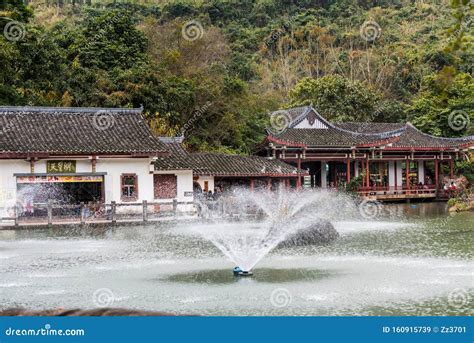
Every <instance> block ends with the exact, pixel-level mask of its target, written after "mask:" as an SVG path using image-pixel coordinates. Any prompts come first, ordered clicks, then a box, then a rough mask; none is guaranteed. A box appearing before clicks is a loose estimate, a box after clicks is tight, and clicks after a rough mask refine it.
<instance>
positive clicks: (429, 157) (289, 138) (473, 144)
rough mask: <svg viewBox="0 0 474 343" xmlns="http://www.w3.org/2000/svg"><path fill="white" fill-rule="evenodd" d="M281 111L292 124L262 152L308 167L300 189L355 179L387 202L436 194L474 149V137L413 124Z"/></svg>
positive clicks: (270, 137) (362, 188) (304, 109)
mask: <svg viewBox="0 0 474 343" xmlns="http://www.w3.org/2000/svg"><path fill="white" fill-rule="evenodd" d="M277 115H280V116H283V117H284V118H280V119H283V120H286V121H287V122H288V125H287V126H286V127H285V128H284V129H283V130H281V131H279V132H273V133H272V132H268V135H267V137H266V138H265V140H264V142H263V143H262V144H261V145H260V146H259V148H258V149H257V153H258V154H259V155H265V156H268V157H270V158H273V159H277V160H281V161H284V162H286V163H289V164H292V165H294V166H296V167H298V168H300V169H303V170H306V171H307V172H308V173H309V176H306V177H304V176H301V177H298V178H297V182H296V187H297V188H300V187H302V186H306V187H322V188H328V187H335V188H341V187H346V185H348V184H349V183H353V185H352V186H354V187H356V189H357V191H358V192H360V193H361V194H362V195H366V196H374V197H376V198H377V199H381V200H389V199H400V198H430V197H436V196H437V195H440V193H441V191H442V189H443V183H444V181H445V180H446V179H453V178H454V162H455V161H461V160H464V159H468V158H469V151H471V152H472V151H473V149H474V136H469V137H463V138H444V137H435V136H431V135H428V134H425V133H423V132H421V131H419V130H418V129H417V128H416V127H414V126H413V125H412V124H410V123H406V124H398V123H365V122H357V123H341V124H335V123H331V122H329V121H327V120H326V119H325V118H323V117H322V116H321V115H320V114H319V113H318V112H317V111H316V110H315V109H314V108H312V107H311V106H308V107H298V108H292V109H289V110H287V111H279V112H278V113H275V116H277Z"/></svg>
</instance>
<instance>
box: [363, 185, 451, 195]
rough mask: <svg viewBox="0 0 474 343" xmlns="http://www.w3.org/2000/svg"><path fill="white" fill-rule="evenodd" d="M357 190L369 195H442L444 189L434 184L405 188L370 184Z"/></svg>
mask: <svg viewBox="0 0 474 343" xmlns="http://www.w3.org/2000/svg"><path fill="white" fill-rule="evenodd" d="M357 192H358V193H359V194H360V195H362V196H371V195H375V196H376V195H415V196H416V195H432V196H443V195H445V191H444V190H442V189H437V188H436V187H435V186H413V187H410V188H407V187H406V186H390V187H389V186H372V187H359V188H358V189H357Z"/></svg>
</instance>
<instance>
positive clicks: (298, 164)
mask: <svg viewBox="0 0 474 343" xmlns="http://www.w3.org/2000/svg"><path fill="white" fill-rule="evenodd" d="M297 168H298V178H297V179H296V189H297V190H300V189H301V157H300V156H299V155H298V163H297Z"/></svg>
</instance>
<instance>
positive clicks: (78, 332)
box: [5, 324, 86, 336]
mask: <svg viewBox="0 0 474 343" xmlns="http://www.w3.org/2000/svg"><path fill="white" fill-rule="evenodd" d="M85 334H86V332H85V331H84V329H53V328H51V325H50V324H45V326H44V327H43V328H39V329H14V328H12V327H9V328H8V329H6V330H5V335H6V336H84V335H85Z"/></svg>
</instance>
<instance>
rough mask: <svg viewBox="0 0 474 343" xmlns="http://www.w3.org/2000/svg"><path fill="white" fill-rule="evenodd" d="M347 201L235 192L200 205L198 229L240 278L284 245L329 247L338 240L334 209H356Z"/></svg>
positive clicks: (332, 196) (324, 194) (320, 194)
mask: <svg viewBox="0 0 474 343" xmlns="http://www.w3.org/2000/svg"><path fill="white" fill-rule="evenodd" d="M353 207H354V202H353V201H351V200H350V199H349V197H348V196H347V195H343V194H342V193H339V192H330V191H323V190H306V191H301V192H296V191H293V190H286V189H280V190H278V191H277V192H267V191H259V192H252V191H250V190H246V189H234V190H233V191H232V192H231V193H229V194H227V195H225V196H222V197H221V198H219V199H218V200H217V201H216V202H212V203H206V202H201V203H200V208H201V216H202V218H203V223H201V225H198V226H196V227H194V230H196V231H197V232H198V233H199V234H200V235H201V236H202V237H204V238H206V239H208V240H209V241H211V242H212V243H213V244H214V245H215V246H216V247H217V248H219V249H220V250H221V251H222V253H223V254H224V255H225V256H227V257H228V258H229V259H230V260H231V261H232V262H234V263H235V264H236V265H237V267H235V269H234V270H233V273H234V275H236V276H250V275H252V272H251V270H252V268H253V267H255V265H256V264H257V263H258V262H259V261H260V260H261V259H262V258H263V257H264V256H265V255H266V254H268V253H269V252H270V251H271V250H272V249H274V248H275V247H277V246H279V245H282V246H285V245H292V244H297V245H301V244H312V243H327V242H329V241H332V240H334V239H335V238H337V236H338V234H337V231H336V230H335V229H334V228H333V226H332V225H331V223H330V221H331V219H332V218H334V214H333V213H334V208H338V213H337V214H338V215H340V214H341V211H344V210H347V209H353Z"/></svg>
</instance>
